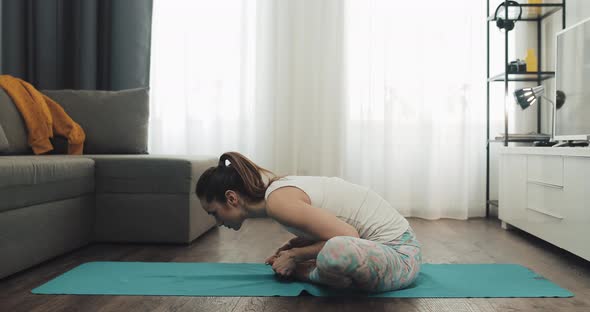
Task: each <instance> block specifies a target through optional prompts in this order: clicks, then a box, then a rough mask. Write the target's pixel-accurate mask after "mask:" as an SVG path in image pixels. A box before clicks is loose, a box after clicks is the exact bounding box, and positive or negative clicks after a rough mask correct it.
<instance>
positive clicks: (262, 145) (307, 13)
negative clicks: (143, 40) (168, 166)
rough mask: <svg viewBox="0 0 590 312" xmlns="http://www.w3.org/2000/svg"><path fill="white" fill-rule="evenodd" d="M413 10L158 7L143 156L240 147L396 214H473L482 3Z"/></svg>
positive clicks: (335, 0)
mask: <svg viewBox="0 0 590 312" xmlns="http://www.w3.org/2000/svg"><path fill="white" fill-rule="evenodd" d="M423 2H426V3H428V5H425V4H422V5H419V4H412V3H409V4H408V3H404V2H400V1H387V0H384V1H360V0H359V1H354V0H352V1H341V0H329V1H317V0H284V1H279V0H258V1H251V0H225V1H201V0H197V1H195V0H172V1H163V0H156V1H154V10H153V12H154V16H153V26H152V60H151V64H152V68H151V74H150V76H151V95H152V100H151V122H150V153H154V154H211V155H217V156H218V155H220V154H221V153H223V152H225V151H228V150H236V151H240V152H242V153H244V154H246V155H247V156H248V157H250V158H252V159H253V160H254V161H255V162H257V163H259V164H261V165H262V166H264V167H267V168H269V169H271V170H274V171H275V172H276V173H278V174H298V175H327V176H341V177H344V178H346V179H348V180H350V181H352V182H355V183H359V184H364V185H367V186H370V187H372V188H373V189H375V190H376V191H377V192H379V193H380V194H381V195H383V196H384V197H385V198H386V199H387V200H388V201H390V202H392V203H393V204H394V205H395V206H396V208H398V209H399V210H400V211H401V212H402V213H403V214H404V215H406V216H419V217H426V218H439V217H452V218H466V217H470V216H476V215H482V214H483V213H484V201H485V194H484V187H485V185H484V184H483V183H484V182H485V120H484V118H485V115H484V114H485V112H484V109H485V97H484V96H485V94H484V93H483V91H482V90H483V87H485V84H483V82H484V79H485V71H484V70H485V28H483V27H485V23H484V22H482V21H485V17H484V15H485V11H484V10H485V8H484V7H483V6H482V5H481V4H475V3H472V2H477V1H470V0H461V1H454V2H444V5H443V4H442V3H440V4H439V3H438V2H437V1H421V3H423ZM459 9H460V10H459ZM459 12H462V13H461V14H460V13H459ZM482 86H483V87H482Z"/></svg>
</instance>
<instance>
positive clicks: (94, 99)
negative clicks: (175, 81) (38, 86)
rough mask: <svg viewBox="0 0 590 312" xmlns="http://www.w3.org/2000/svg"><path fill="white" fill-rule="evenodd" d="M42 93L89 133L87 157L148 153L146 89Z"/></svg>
mask: <svg viewBox="0 0 590 312" xmlns="http://www.w3.org/2000/svg"><path fill="white" fill-rule="evenodd" d="M42 92H43V94H45V95H47V96H48V97H50V98H51V99H53V100H54V101H56V102H57V103H59V104H60V105H61V106H62V107H63V109H64V110H65V111H66V113H68V115H69V116H70V117H71V118H72V119H73V120H74V121H76V122H77V123H78V124H80V126H82V128H83V129H84V132H85V133H86V141H85V142H84V154H146V153H147V137H148V118H149V98H148V90H147V89H145V88H140V89H129V90H122V91H90V90H43V91H42Z"/></svg>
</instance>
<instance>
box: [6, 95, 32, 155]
mask: <svg viewBox="0 0 590 312" xmlns="http://www.w3.org/2000/svg"><path fill="white" fill-rule="evenodd" d="M0 126H1V127H2V129H3V130H4V135H5V136H6V141H8V147H7V148H4V149H2V148H0V154H15V155H17V154H33V150H32V149H31V147H30V146H29V144H28V143H27V128H26V125H25V121H24V120H23V117H22V116H21V114H20V112H19V111H18V109H17V108H16V105H14V103H13V102H12V99H11V98H10V96H9V95H8V94H7V93H6V92H5V91H4V89H2V88H0Z"/></svg>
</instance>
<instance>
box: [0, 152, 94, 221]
mask: <svg viewBox="0 0 590 312" xmlns="http://www.w3.org/2000/svg"><path fill="white" fill-rule="evenodd" d="M93 192H94V161H93V160H92V159H88V158H82V157H70V156H57V155H56V156H3V157H0V198H2V200H0V212H2V211H7V210H11V209H17V208H21V207H25V206H30V205H35V204H40V203H44V202H50V201H55V200H60V199H66V198H71V197H76V196H80V195H83V194H88V193H93Z"/></svg>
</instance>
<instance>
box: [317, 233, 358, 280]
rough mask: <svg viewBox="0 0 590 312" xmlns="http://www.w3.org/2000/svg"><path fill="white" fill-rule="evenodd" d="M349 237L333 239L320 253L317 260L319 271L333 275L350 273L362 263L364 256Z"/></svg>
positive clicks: (327, 242)
mask: <svg viewBox="0 0 590 312" xmlns="http://www.w3.org/2000/svg"><path fill="white" fill-rule="evenodd" d="M353 241H354V238H353V237H348V236H336V237H332V238H331V239H329V240H328V241H326V244H325V245H324V247H323V248H322V250H321V251H320V252H319V254H318V256H317V260H316V265H317V267H318V269H320V270H322V271H326V272H331V273H350V272H351V271H354V270H356V269H357V268H358V267H359V266H360V265H361V264H362V263H361V262H362V261H361V259H362V255H361V254H360V253H359V250H358V248H357V246H356V244H354V242H353Z"/></svg>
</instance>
